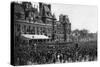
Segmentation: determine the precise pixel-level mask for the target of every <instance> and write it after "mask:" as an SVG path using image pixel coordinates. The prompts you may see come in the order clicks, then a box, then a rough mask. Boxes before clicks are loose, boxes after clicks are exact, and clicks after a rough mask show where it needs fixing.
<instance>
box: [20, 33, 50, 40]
mask: <svg viewBox="0 0 100 67" xmlns="http://www.w3.org/2000/svg"><path fill="white" fill-rule="evenodd" d="M21 36H24V37H25V38H27V39H50V38H49V37H48V36H45V35H32V34H22V35H21Z"/></svg>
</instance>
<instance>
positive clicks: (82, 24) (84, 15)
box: [33, 3, 98, 33]
mask: <svg viewBox="0 0 100 67" xmlns="http://www.w3.org/2000/svg"><path fill="white" fill-rule="evenodd" d="M34 4H35V5H38V3H33V6H34ZM38 6H39V5H38ZM35 7H37V6H35ZM97 11H98V9H97V7H96V6H93V5H91V6H88V5H72V4H52V3H51V12H52V14H53V13H54V14H55V16H56V18H57V20H58V19H59V15H60V14H64V15H68V17H69V20H70V23H71V29H72V30H75V29H79V30H82V29H87V30H88V31H89V32H93V33H95V32H97V28H98V27H97V26H98V12H97Z"/></svg>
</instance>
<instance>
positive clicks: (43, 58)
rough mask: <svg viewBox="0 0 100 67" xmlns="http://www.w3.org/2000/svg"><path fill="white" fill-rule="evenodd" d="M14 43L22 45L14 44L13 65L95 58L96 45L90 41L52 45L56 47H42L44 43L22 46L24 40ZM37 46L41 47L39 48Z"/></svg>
mask: <svg viewBox="0 0 100 67" xmlns="http://www.w3.org/2000/svg"><path fill="white" fill-rule="evenodd" d="M19 41H20V40H19ZM19 43H20V44H19ZM16 44H17V45H18V44H19V45H22V46H15V49H14V59H15V65H30V64H51V63H67V62H83V61H95V60H97V45H96V43H93V42H90V43H89V44H88V43H84V45H83V44H81V45H80V44H79V43H73V45H72V44H69V45H67V44H66V45H64V46H63V47H61V46H60V45H58V46H57V45H56V46H53V47H57V48H53V49H51V48H47V47H44V46H45V45H44V46H43V45H41V46H38V44H35V45H37V47H36V46H34V44H33V45H28V46H25V45H24V46H23V44H25V42H17V43H16ZM26 45H27V43H26ZM46 46H47V45H46ZM38 47H41V48H40V49H39V48H38ZM58 48H59V49H58Z"/></svg>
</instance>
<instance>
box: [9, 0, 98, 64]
mask: <svg viewBox="0 0 100 67" xmlns="http://www.w3.org/2000/svg"><path fill="white" fill-rule="evenodd" d="M10 7H11V65H14V66H23V65H44V64H63V63H66V64H67V63H78V62H93V61H97V60H98V51H97V50H98V49H97V48H98V44H97V41H98V40H97V39H98V12H97V11H98V8H97V6H93V5H76V4H61V3H45V2H33V1H31V2H29V1H12V2H11V6H10Z"/></svg>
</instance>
